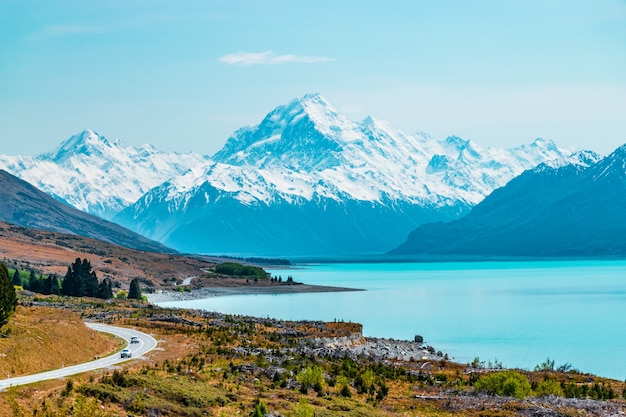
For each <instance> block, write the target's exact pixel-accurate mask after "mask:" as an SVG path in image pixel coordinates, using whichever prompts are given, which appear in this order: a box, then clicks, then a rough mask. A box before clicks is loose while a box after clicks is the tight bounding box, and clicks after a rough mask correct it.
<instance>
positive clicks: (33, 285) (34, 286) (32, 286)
mask: <svg viewBox="0 0 626 417" xmlns="http://www.w3.org/2000/svg"><path fill="white" fill-rule="evenodd" d="M39 284H40V282H39V280H38V279H37V275H35V271H33V270H32V269H31V270H30V277H29V278H28V289H29V290H30V291H32V292H41V288H40V285H39Z"/></svg>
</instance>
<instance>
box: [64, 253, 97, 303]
mask: <svg viewBox="0 0 626 417" xmlns="http://www.w3.org/2000/svg"><path fill="white" fill-rule="evenodd" d="M98 287H99V285H98V278H97V277H96V273H95V272H93V271H92V270H91V263H90V262H89V261H88V260H87V259H84V260H82V259H80V258H76V261H75V262H74V263H73V264H72V265H70V266H69V267H68V268H67V273H66V274H65V278H64V279H63V286H62V289H61V293H62V294H63V295H71V296H75V297H83V296H88V297H97V296H98Z"/></svg>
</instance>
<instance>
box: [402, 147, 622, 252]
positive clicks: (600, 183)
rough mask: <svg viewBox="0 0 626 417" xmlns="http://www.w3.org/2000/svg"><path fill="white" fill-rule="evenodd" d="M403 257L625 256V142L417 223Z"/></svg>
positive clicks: (533, 173) (528, 175)
mask: <svg viewBox="0 0 626 417" xmlns="http://www.w3.org/2000/svg"><path fill="white" fill-rule="evenodd" d="M392 253H393V254H396V255H442V254H443V255H477V256H485V255H486V256H588V257H595V256H605V257H611V256H619V257H623V256H626V145H624V146H622V147H620V148H618V149H617V150H615V151H614V152H613V153H612V154H611V155H609V156H607V157H605V158H603V159H599V158H598V157H597V155H595V154H592V153H589V152H584V153H580V154H578V155H576V156H575V157H572V158H570V159H569V160H568V161H567V163H562V164H554V163H553V164H542V165H540V166H538V167H537V168H535V169H532V170H529V171H527V172H525V173H523V174H522V175H520V176H519V177H517V178H515V179H513V180H512V181H510V182H509V183H508V184H507V185H506V186H505V187H503V188H501V189H498V190H496V191H494V192H493V193H492V194H491V195H490V196H489V197H487V198H486V199H485V200H484V201H483V202H482V203H480V204H479V205H477V206H476V207H475V208H474V209H473V210H472V211H471V212H470V213H469V214H468V215H467V216H465V217H464V218H462V219H459V220H456V221H453V222H450V223H434V224H427V225H422V226H420V227H418V228H417V229H416V230H415V231H413V232H412V233H411V234H410V236H409V238H408V239H407V241H406V243H404V244H403V245H401V246H400V247H399V248H397V249H396V250H394V251H392Z"/></svg>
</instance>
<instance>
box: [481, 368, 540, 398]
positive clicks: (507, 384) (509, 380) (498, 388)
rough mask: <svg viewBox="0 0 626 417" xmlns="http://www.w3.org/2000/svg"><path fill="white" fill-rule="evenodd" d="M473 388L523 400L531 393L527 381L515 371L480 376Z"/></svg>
mask: <svg viewBox="0 0 626 417" xmlns="http://www.w3.org/2000/svg"><path fill="white" fill-rule="evenodd" d="M474 387H475V388H476V389H477V390H478V391H483V392H487V393H489V394H493V395H503V396H507V397H516V398H524V397H526V396H528V395H529V394H530V393H531V388H530V383H529V382H528V379H526V377H525V376H524V375H522V374H521V373H519V372H517V371H510V370H507V371H501V372H496V373H493V374H490V375H485V376H481V377H480V378H479V379H478V381H476V384H475V385H474Z"/></svg>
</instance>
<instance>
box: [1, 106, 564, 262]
mask: <svg viewBox="0 0 626 417" xmlns="http://www.w3.org/2000/svg"><path fill="white" fill-rule="evenodd" d="M570 154H571V150H568V149H563V148H560V147H558V146H556V145H555V144H554V143H553V142H551V141H548V140H543V139H537V140H535V141H534V142H532V143H531V144H528V145H524V146H521V147H518V148H514V149H508V150H505V149H495V148H489V149H482V148H481V147H479V146H478V145H477V144H475V143H474V142H472V141H469V140H464V139H461V138H459V137H456V136H450V137H448V138H446V139H444V140H436V139H433V138H430V137H429V136H428V135H426V134H422V133H415V134H406V133H404V132H402V131H400V130H399V129H397V128H395V127H394V126H392V125H391V124H389V123H387V122H384V121H380V120H376V119H374V118H373V117H371V116H370V117H367V118H366V119H365V120H363V121H362V122H353V121H351V120H349V119H347V118H346V117H344V116H342V115H341V114H340V113H339V112H338V111H337V110H336V109H334V108H333V107H332V106H331V105H330V104H329V103H328V102H327V101H326V100H325V99H324V98H323V97H322V96H321V95H319V94H308V95H305V96H303V97H300V98H297V99H295V100H293V101H291V102H289V103H287V104H285V105H282V106H278V107H277V108H276V109H274V110H273V111H271V112H270V113H269V114H268V115H267V116H266V117H265V118H264V119H263V120H262V121H261V122H260V123H259V124H257V125H253V126H247V127H243V128H241V129H239V130H237V131H236V132H234V133H233V135H231V137H230V138H228V140H227V141H226V144H225V145H224V147H223V148H222V149H221V150H220V151H219V152H217V153H216V154H215V155H213V157H212V158H208V157H206V156H202V155H198V154H193V153H191V154H178V153H164V152H160V151H157V150H156V149H154V148H153V147H151V146H148V145H146V146H143V147H138V148H137V147H131V146H128V145H126V144H125V143H123V142H122V141H120V140H113V141H109V140H108V139H106V138H105V137H103V136H101V135H99V134H97V133H95V132H93V131H89V130H87V131H84V132H82V133H80V134H78V135H75V136H73V137H71V138H70V139H69V140H67V141H65V142H64V143H62V144H61V145H60V146H59V147H58V148H57V149H55V150H54V151H52V152H49V153H44V154H41V155H38V156H35V157H31V156H6V155H0V168H4V169H6V170H7V171H9V172H11V173H12V174H14V175H16V176H18V177H20V178H22V179H24V180H26V181H28V182H30V183H32V184H33V185H35V186H37V187H39V188H41V189H42V190H44V191H45V192H47V193H48V194H50V195H52V196H53V197H54V198H56V199H57V200H59V201H62V202H66V203H68V204H70V205H72V206H74V207H77V208H79V209H81V210H84V211H86V212H89V213H92V214H96V215H98V216H101V217H104V218H108V219H111V220H113V221H115V222H117V223H119V224H121V225H123V226H125V227H127V228H129V229H132V230H134V231H136V232H138V233H140V234H142V235H145V236H147V237H149V238H151V239H155V240H158V241H159V242H162V243H164V244H165V245H167V246H169V247H172V248H175V249H177V250H181V251H185V252H194V253H215V254H245V255H261V256H268V255H271V256H282V255H285V256H294V255H322V256H327V255H328V256H338V255H339V256H341V255H346V256H349V255H352V254H367V253H380V252H384V251H387V250H389V249H390V248H393V247H396V246H398V245H400V244H401V243H402V242H403V241H404V240H406V237H407V234H408V233H409V231H411V230H413V229H415V228H416V227H418V226H419V225H421V224H425V223H428V222H437V221H449V220H454V219H458V218H460V217H461V216H463V215H465V214H466V213H468V212H469V211H470V210H471V208H472V207H474V206H475V205H476V204H478V203H479V202H481V201H482V200H483V199H484V198H485V197H486V196H487V195H489V194H490V193H491V192H492V191H493V190H495V189H497V188H499V187H502V186H504V185H505V184H506V183H507V182H509V180H511V179H512V178H514V177H516V176H517V175H519V174H521V173H522V172H524V171H525V170H527V169H531V168H534V167H535V166H537V165H538V164H540V163H543V162H546V161H550V160H554V159H558V158H563V157H566V156H568V155H570Z"/></svg>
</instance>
